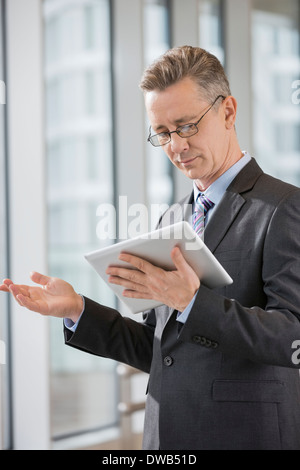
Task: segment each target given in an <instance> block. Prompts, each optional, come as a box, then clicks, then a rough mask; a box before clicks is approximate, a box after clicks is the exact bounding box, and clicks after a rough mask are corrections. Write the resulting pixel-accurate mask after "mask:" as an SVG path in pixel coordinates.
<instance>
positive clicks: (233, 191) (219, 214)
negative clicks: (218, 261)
mask: <svg viewBox="0 0 300 470" xmlns="http://www.w3.org/2000/svg"><path fill="white" fill-rule="evenodd" d="M262 173H263V172H262V170H261V169H260V167H259V166H258V165H257V163H256V161H255V160H254V159H251V161H250V162H249V163H248V164H247V165H246V166H245V167H244V168H243V169H242V170H241V171H240V173H239V174H238V175H237V176H236V177H235V179H234V180H233V181H232V183H231V184H230V185H229V187H228V188H227V190H226V191H225V194H224V196H223V198H222V200H221V201H220V203H219V205H218V207H217V208H216V209H215V211H214V213H213V215H212V217H211V220H210V221H209V224H208V225H207V227H206V229H205V231H204V242H205V244H206V245H207V246H208V248H209V249H210V250H211V251H212V252H214V251H215V250H216V248H217V246H218V245H219V243H220V242H221V241H222V239H223V238H224V236H225V234H226V233H227V232H228V230H229V229H230V226H231V225H232V223H233V222H234V220H235V218H236V217H237V215H238V213H239V212H240V210H241V208H242V207H243V205H244V204H245V202H246V201H245V198H244V197H243V195H242V194H243V193H245V192H247V191H250V190H251V189H252V188H253V186H254V184H255V183H256V181H257V179H258V178H259V176H260V175H261V174H262Z"/></svg>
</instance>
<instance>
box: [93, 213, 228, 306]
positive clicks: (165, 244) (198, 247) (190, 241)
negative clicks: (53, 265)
mask: <svg viewBox="0 0 300 470" xmlns="http://www.w3.org/2000/svg"><path fill="white" fill-rule="evenodd" d="M175 245H177V246H179V248H180V249H181V251H182V253H183V256H184V258H185V259H186V261H187V262H188V263H189V265H190V266H191V267H192V268H193V269H194V271H195V272H196V273H197V275H198V276H199V279H200V280H201V283H203V284H204V285H206V286H207V287H210V288H214V287H222V286H225V285H228V284H231V283H232V282H233V281H232V279H231V277H230V276H229V274H228V273H227V272H226V271H225V269H224V268H223V267H222V266H221V264H220V263H219V261H218V260H217V259H216V258H215V257H214V255H213V254H212V252H211V251H210V250H209V249H208V248H207V246H206V245H205V244H204V242H203V241H202V239H201V238H200V237H199V236H198V235H197V234H196V233H195V232H194V230H193V229H192V227H191V226H190V224H189V223H188V222H178V223H176V224H174V225H169V226H167V227H163V228H160V229H158V230H154V231H152V232H149V233H146V234H144V235H140V236H139V237H135V238H131V239H128V240H125V241H122V242H120V243H116V244H114V245H111V246H109V247H106V248H102V249H99V250H96V251H93V252H91V253H88V254H86V255H85V258H86V259H87V261H88V262H89V263H90V264H91V265H92V266H93V268H94V269H95V270H96V271H97V273H98V274H99V275H100V276H101V278H102V279H103V280H104V281H105V282H106V283H107V285H108V286H109V287H110V288H111V289H112V290H113V291H114V292H115V294H116V295H117V297H118V298H119V299H120V300H121V301H122V302H123V303H124V304H125V305H126V306H127V307H128V308H129V309H130V311H131V312H132V313H139V312H142V311H144V310H148V309H150V308H154V307H158V306H159V305H161V303H160V302H157V301H156V300H151V299H150V300H149V299H130V298H127V297H123V296H122V292H123V290H124V287H123V286H118V285H115V284H110V283H109V282H108V277H109V276H108V275H107V274H106V272H105V271H106V269H107V267H108V266H112V265H113V266H127V267H131V268H132V266H131V265H128V263H125V262H124V261H121V260H119V259H118V257H119V254H120V253H121V252H126V253H130V254H132V255H136V256H139V257H141V258H143V259H145V260H147V261H150V262H151V263H152V264H154V265H156V266H159V267H161V268H163V269H166V270H172V269H174V268H175V267H174V264H173V262H172V260H171V256H170V253H171V250H172V248H173V247H174V246H175Z"/></svg>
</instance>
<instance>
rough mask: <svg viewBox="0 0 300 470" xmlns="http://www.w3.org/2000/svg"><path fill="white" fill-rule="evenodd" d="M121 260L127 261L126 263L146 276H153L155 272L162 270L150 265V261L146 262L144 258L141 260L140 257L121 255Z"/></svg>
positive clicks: (127, 254)
mask: <svg viewBox="0 0 300 470" xmlns="http://www.w3.org/2000/svg"><path fill="white" fill-rule="evenodd" d="M119 259H120V260H122V261H125V262H126V263H129V264H131V265H132V266H134V267H135V268H137V269H138V270H139V271H141V272H143V273H145V274H152V273H154V271H156V270H158V269H160V268H158V267H157V266H154V265H153V264H151V263H149V261H146V260H144V259H143V258H139V257H138V256H135V255H131V254H129V253H121V254H120V255H119Z"/></svg>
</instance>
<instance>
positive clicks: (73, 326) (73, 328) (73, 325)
mask: <svg viewBox="0 0 300 470" xmlns="http://www.w3.org/2000/svg"><path fill="white" fill-rule="evenodd" d="M79 295H80V296H81V298H82V302H83V309H82V312H81V314H80V317H79V318H78V320H77V322H76V323H74V322H73V321H72V320H71V319H70V318H64V325H65V327H66V328H68V330H70V331H72V332H73V333H75V331H76V328H77V326H78V323H79V322H80V318H81V316H82V314H83V312H84V310H85V300H84V297H83V295H81V294H79Z"/></svg>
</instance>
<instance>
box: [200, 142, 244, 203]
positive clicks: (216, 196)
mask: <svg viewBox="0 0 300 470" xmlns="http://www.w3.org/2000/svg"><path fill="white" fill-rule="evenodd" d="M250 160H251V155H250V154H249V153H248V152H247V151H244V152H243V157H242V158H240V160H238V161H237V162H236V163H235V164H234V165H232V166H231V167H230V168H229V169H228V170H227V171H225V173H223V174H222V175H221V176H219V178H218V179H217V180H216V181H214V182H213V183H212V184H211V185H210V186H209V187H208V188H207V189H206V190H205V191H204V192H201V191H199V189H198V188H197V186H196V183H195V181H194V201H196V199H197V196H198V194H199V193H200V194H204V195H205V196H206V197H207V198H208V199H209V200H210V201H212V202H213V203H214V204H215V205H217V204H218V202H220V200H221V199H222V197H223V195H224V193H225V191H226V189H227V188H228V186H229V185H230V183H231V182H232V181H233V180H234V178H235V177H236V176H237V174H238V173H239V172H240V171H241V169H242V168H243V167H244V166H245V165H247V163H249V162H250Z"/></svg>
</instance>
